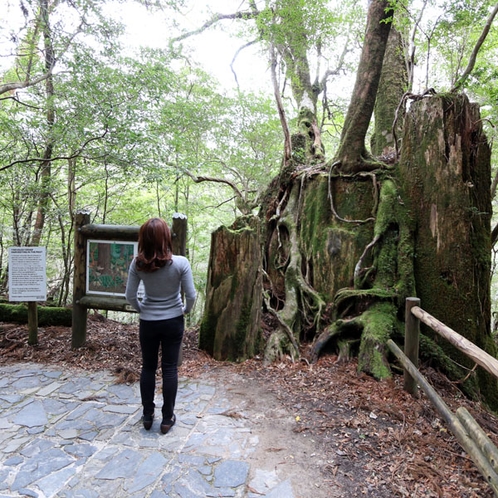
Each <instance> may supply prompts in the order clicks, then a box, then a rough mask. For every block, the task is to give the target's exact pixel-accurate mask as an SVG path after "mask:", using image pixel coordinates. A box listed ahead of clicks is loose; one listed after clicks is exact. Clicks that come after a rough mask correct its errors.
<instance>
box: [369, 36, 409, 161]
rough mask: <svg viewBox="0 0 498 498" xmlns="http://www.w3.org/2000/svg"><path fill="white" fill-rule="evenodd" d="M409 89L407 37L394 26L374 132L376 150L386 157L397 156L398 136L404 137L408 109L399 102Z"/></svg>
mask: <svg viewBox="0 0 498 498" xmlns="http://www.w3.org/2000/svg"><path fill="white" fill-rule="evenodd" d="M407 90H408V73H407V70H406V63H405V55H404V47H403V40H402V37H401V34H400V32H399V31H398V30H396V29H395V28H394V27H392V28H391V31H390V32H389V38H388V41H387V47H386V53H385V55H384V63H383V65H382V73H381V77H380V82H379V90H378V92H377V98H376V100H375V109H374V116H375V121H374V133H373V135H372V141H371V149H372V154H373V155H374V156H382V159H383V160H387V161H393V160H394V159H395V157H394V154H393V152H394V150H395V149H396V147H395V140H396V139H398V140H399V139H400V138H401V133H402V126H403V113H404V110H403V108H400V109H399V110H398V106H399V104H400V102H401V100H402V98H403V95H404V94H405V92H406V91H407ZM397 114H398V115H397Z"/></svg>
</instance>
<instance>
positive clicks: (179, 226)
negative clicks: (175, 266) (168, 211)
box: [171, 213, 187, 256]
mask: <svg viewBox="0 0 498 498" xmlns="http://www.w3.org/2000/svg"><path fill="white" fill-rule="evenodd" d="M171 243H172V244H173V254H179V255H180V256H186V255H187V217H186V216H185V215H184V214H181V213H175V214H174V215H173V223H172V225H171Z"/></svg>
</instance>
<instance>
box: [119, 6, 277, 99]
mask: <svg viewBox="0 0 498 498" xmlns="http://www.w3.org/2000/svg"><path fill="white" fill-rule="evenodd" d="M199 5H200V4H199V3H198V4H197V5H196V6H195V8H192V9H191V10H190V11H187V12H186V13H185V14H184V15H181V16H177V18H176V20H177V21H178V23H180V25H181V26H184V27H185V29H186V30H189V31H190V30H195V29H198V28H199V27H201V26H202V25H203V24H204V23H205V22H206V21H207V20H208V19H210V17H211V15H212V13H213V12H219V13H223V14H228V13H234V12H236V11H237V10H238V9H239V8H240V0H235V1H234V0H210V1H206V2H205V3H204V4H203V5H204V7H201V6H199ZM112 11H113V12H114V13H116V12H118V14H114V16H116V15H117V16H118V19H119V20H122V21H123V23H124V24H125V25H126V26H127V35H126V43H128V44H130V45H132V46H140V45H143V46H149V47H154V48H165V47H167V43H168V39H169V38H170V37H172V36H175V32H174V31H173V30H172V29H171V27H170V25H171V12H168V13H166V12H158V11H148V10H147V9H146V8H145V7H143V6H142V5H139V4H137V3H135V2H129V3H128V4H127V5H121V6H120V8H119V9H115V8H113V10H112ZM178 34H180V32H178ZM245 43H246V41H245V40H242V39H238V38H236V37H235V33H234V21H222V22H220V23H218V25H217V26H215V27H211V28H210V29H208V30H206V31H204V32H203V33H201V34H199V35H196V36H192V37H190V38H187V39H185V40H184V41H182V44H183V46H184V47H185V48H187V49H188V50H190V51H191V53H192V57H193V59H194V60H195V61H196V62H199V63H200V64H202V66H203V68H204V69H205V70H206V71H207V72H209V73H210V74H212V75H213V76H215V77H216V78H217V79H218V80H219V81H220V83H222V85H223V86H224V87H225V88H236V86H237V84H236V80H235V76H234V74H233V72H232V68H231V67H230V65H231V64H232V62H233V64H232V67H233V71H235V72H236V75H237V79H238V82H239V85H240V88H241V90H254V89H258V90H259V89H261V90H263V89H267V90H268V91H269V92H271V83H270V74H269V70H268V67H267V63H266V57H265V54H257V50H258V49H257V48H255V46H254V47H248V48H245V49H244V50H242V51H241V52H240V53H239V54H238V55H237V57H236V59H235V61H234V57H235V56H236V54H237V51H238V50H239V48H240V47H242V46H243V45H244V44H245Z"/></svg>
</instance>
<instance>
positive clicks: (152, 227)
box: [136, 218, 173, 272]
mask: <svg viewBox="0 0 498 498" xmlns="http://www.w3.org/2000/svg"><path fill="white" fill-rule="evenodd" d="M172 257H173V247H172V245H171V231H170V229H169V227H168V224H167V223H166V222H165V221H164V220H162V219H161V218H151V219H150V220H147V221H146V222H145V223H144V224H143V225H142V226H141V227H140V230H139V232H138V255H137V259H136V265H137V269H138V270H140V271H145V272H153V271H156V270H158V269H159V268H162V267H163V266H165V265H166V263H171V259H172Z"/></svg>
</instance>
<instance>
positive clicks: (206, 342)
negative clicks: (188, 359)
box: [199, 310, 218, 356]
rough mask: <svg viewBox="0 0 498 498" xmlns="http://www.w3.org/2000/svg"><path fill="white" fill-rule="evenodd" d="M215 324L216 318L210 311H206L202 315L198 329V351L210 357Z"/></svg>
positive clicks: (212, 348)
mask: <svg viewBox="0 0 498 498" xmlns="http://www.w3.org/2000/svg"><path fill="white" fill-rule="evenodd" d="M217 323H218V317H217V316H216V315H215V314H214V313H213V312H212V311H211V310H207V311H206V312H205V313H204V317H203V319H202V321H201V324H200V328H199V349H201V350H202V351H205V352H206V353H208V354H209V355H211V356H212V355H213V354H214V339H215V336H216V324H217Z"/></svg>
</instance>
